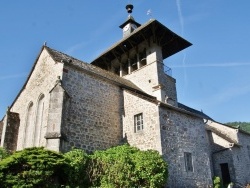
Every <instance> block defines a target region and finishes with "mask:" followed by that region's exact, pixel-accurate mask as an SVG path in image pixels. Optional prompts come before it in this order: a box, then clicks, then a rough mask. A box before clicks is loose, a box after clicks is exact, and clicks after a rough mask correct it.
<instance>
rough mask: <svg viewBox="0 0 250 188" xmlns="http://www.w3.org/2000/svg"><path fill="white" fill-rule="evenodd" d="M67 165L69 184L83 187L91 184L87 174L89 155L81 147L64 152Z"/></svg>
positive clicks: (66, 171)
mask: <svg viewBox="0 0 250 188" xmlns="http://www.w3.org/2000/svg"><path fill="white" fill-rule="evenodd" d="M64 157H65V159H66V160H65V162H66V165H65V167H64V171H65V174H67V183H66V184H67V185H68V186H70V187H77V186H80V187H83V186H85V187H86V186H87V184H89V182H88V178H87V175H86V172H87V169H86V168H87V164H88V161H89V157H88V155H87V154H86V153H85V152H84V151H83V150H81V149H73V150H71V151H69V152H67V153H65V154H64Z"/></svg>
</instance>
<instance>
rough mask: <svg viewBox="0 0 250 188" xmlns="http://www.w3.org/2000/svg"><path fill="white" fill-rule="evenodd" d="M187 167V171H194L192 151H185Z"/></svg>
mask: <svg viewBox="0 0 250 188" xmlns="http://www.w3.org/2000/svg"><path fill="white" fill-rule="evenodd" d="M184 159H185V168H186V171H187V172H193V160H192V153H188V152H184Z"/></svg>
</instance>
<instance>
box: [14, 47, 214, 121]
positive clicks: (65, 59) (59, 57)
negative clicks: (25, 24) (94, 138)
mask: <svg viewBox="0 0 250 188" xmlns="http://www.w3.org/2000/svg"><path fill="white" fill-rule="evenodd" d="M44 49H46V50H47V52H48V53H49V54H50V55H51V57H52V58H53V60H54V61H56V62H59V63H65V64H67V65H69V66H74V67H77V68H79V69H80V70H84V71H87V72H89V73H91V74H92V75H95V76H99V77H100V78H103V79H106V80H109V81H110V82H113V83H115V84H116V85H118V86H120V87H122V88H125V89H129V90H131V91H133V92H135V93H139V94H142V95H144V96H146V97H148V98H151V99H152V101H155V102H156V103H158V102H160V101H157V99H156V97H154V96H152V95H149V94H147V93H145V92H144V91H142V90H141V89H140V88H139V87H138V86H136V85H135V84H134V83H132V82H131V81H129V80H126V79H124V78H122V77H120V76H118V75H116V74H114V73H111V72H109V71H106V70H103V69H101V68H99V67H97V66H94V65H91V64H88V63H86V62H83V61H80V60H78V59H76V58H74V57H72V56H69V55H67V54H65V53H62V52H60V51H57V50H54V49H52V48H49V47H47V46H43V47H42V49H41V52H40V53H39V55H38V57H37V58H36V61H35V63H34V65H33V67H32V69H31V71H30V73H29V75H28V77H27V79H26V81H25V83H24V85H23V87H22V89H21V90H20V91H19V93H18V95H17V96H16V98H15V100H14V101H13V103H12V104H11V106H10V108H11V107H12V106H13V105H14V103H15V101H16V100H17V98H18V97H19V95H20V94H21V93H22V91H23V90H24V89H25V86H26V84H27V83H28V81H29V78H30V76H31V74H32V72H33V70H34V68H35V66H36V63H37V61H38V58H39V56H40V54H41V53H42V51H43V50H44ZM161 104H163V103H162V102H161ZM164 106H168V107H170V108H173V109H175V110H179V111H182V112H184V113H185V112H186V113H189V114H190V113H191V114H193V115H196V116H198V117H201V118H205V119H210V120H212V118H210V117H209V116H207V115H206V114H204V113H203V112H200V111H198V110H195V109H193V108H190V107H188V106H185V105H184V104H181V103H178V107H173V106H171V105H169V104H166V103H164Z"/></svg>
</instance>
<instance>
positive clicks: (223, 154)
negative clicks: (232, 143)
mask: <svg viewBox="0 0 250 188" xmlns="http://www.w3.org/2000/svg"><path fill="white" fill-rule="evenodd" d="M212 156H213V167H214V175H215V176H219V177H220V178H221V181H222V182H223V180H222V174H221V166H220V165H221V164H225V163H227V164H228V168H229V173H230V178H231V181H232V182H235V181H236V179H235V169H234V159H233V151H232V148H228V149H225V150H221V151H218V152H216V153H213V155H212Z"/></svg>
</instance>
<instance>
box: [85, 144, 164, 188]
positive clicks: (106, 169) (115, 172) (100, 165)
mask: <svg viewBox="0 0 250 188" xmlns="http://www.w3.org/2000/svg"><path fill="white" fill-rule="evenodd" d="M90 167H91V169H90V170H89V172H90V179H91V182H92V183H93V184H92V186H94V187H161V186H163V185H164V184H165V183H166V180H167V176H168V171H167V164H166V162H165V161H164V160H163V159H162V157H161V156H160V155H159V153H158V152H156V151H153V150H148V151H140V150H139V149H137V148H135V147H130V146H128V145H122V146H117V147H114V148H110V149H108V150H106V151H97V152H95V153H94V155H92V156H91V165H90Z"/></svg>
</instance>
